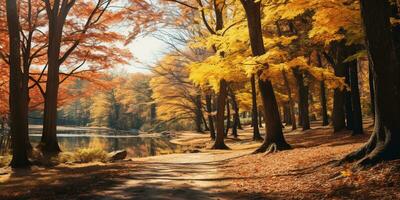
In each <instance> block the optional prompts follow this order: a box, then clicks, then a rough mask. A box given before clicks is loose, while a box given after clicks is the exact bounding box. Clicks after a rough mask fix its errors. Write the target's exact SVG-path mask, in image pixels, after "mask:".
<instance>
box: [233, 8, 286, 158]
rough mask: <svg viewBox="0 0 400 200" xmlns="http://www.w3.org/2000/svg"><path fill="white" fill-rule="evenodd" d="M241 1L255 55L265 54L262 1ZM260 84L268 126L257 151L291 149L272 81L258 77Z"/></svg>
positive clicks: (265, 119)
mask: <svg viewBox="0 0 400 200" xmlns="http://www.w3.org/2000/svg"><path fill="white" fill-rule="evenodd" d="M241 3H242V5H243V7H244V9H245V12H246V16H247V24H248V30H249V35H250V44H251V50H252V54H253V56H260V55H263V54H265V48H264V42H263V34H262V30H261V12H260V4H261V3H260V1H252V0H241ZM266 67H267V65H266ZM258 86H259V89H260V93H261V97H262V103H263V113H264V121H265V123H266V126H267V128H266V134H265V138H264V142H263V144H262V145H261V147H260V148H258V149H257V150H256V151H255V153H260V152H265V151H268V152H273V151H276V150H286V149H290V148H291V147H290V145H289V144H288V143H287V142H286V140H285V138H284V136H283V131H282V124H281V119H280V116H279V110H278V104H277V102H276V98H275V94H274V89H273V87H272V83H271V81H270V80H262V79H260V78H258Z"/></svg>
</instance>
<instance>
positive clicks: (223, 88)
mask: <svg viewBox="0 0 400 200" xmlns="http://www.w3.org/2000/svg"><path fill="white" fill-rule="evenodd" d="M219 84H220V86H219V94H218V100H217V119H216V125H217V136H216V138H215V143H214V145H213V146H212V149H229V147H228V146H226V144H225V141H224V138H225V133H224V122H225V120H224V115H225V103H226V98H227V87H228V84H227V82H226V81H225V80H224V79H221V80H220V82H219Z"/></svg>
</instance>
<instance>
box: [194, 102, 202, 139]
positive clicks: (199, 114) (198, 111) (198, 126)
mask: <svg viewBox="0 0 400 200" xmlns="http://www.w3.org/2000/svg"><path fill="white" fill-rule="evenodd" d="M195 103H196V108H195V109H196V113H195V115H196V116H195V124H196V131H197V132H198V133H203V129H202V127H201V124H202V122H203V113H202V112H201V108H202V105H201V95H197V96H196V99H195Z"/></svg>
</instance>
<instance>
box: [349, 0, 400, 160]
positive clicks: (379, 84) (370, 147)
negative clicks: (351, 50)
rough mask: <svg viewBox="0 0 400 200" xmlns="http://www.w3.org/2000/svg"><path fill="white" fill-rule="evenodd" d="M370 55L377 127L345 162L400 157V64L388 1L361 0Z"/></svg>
mask: <svg viewBox="0 0 400 200" xmlns="http://www.w3.org/2000/svg"><path fill="white" fill-rule="evenodd" d="M360 5H361V16H362V19H363V25H364V32H365V39H366V44H367V49H368V54H369V57H370V60H371V63H372V66H371V67H372V72H373V77H374V83H375V88H374V89H375V128H374V132H373V134H372V135H371V138H370V140H369V141H368V142H367V143H366V144H365V145H364V146H363V147H362V148H361V149H359V150H358V151H355V152H353V153H351V154H349V155H347V156H346V157H345V158H344V159H343V160H342V162H346V161H358V162H357V163H358V164H359V165H363V166H365V165H373V164H376V163H377V162H380V161H383V160H392V159H398V158H400V151H399V148H398V147H399V146H400V134H399V133H400V118H399V117H398V115H399V113H400V104H399V102H400V91H399V88H400V64H399V60H398V57H397V52H396V49H395V45H394V40H393V37H395V35H394V33H393V32H392V27H391V23H390V2H389V1H388V0H361V1H360Z"/></svg>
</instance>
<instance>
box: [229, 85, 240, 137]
mask: <svg viewBox="0 0 400 200" xmlns="http://www.w3.org/2000/svg"><path fill="white" fill-rule="evenodd" d="M229 93H230V97H231V101H232V108H233V110H234V114H233V126H232V135H233V137H234V138H237V137H238V128H239V124H240V116H239V106H238V104H237V101H236V95H235V93H234V92H233V91H232V89H230V92H229Z"/></svg>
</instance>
